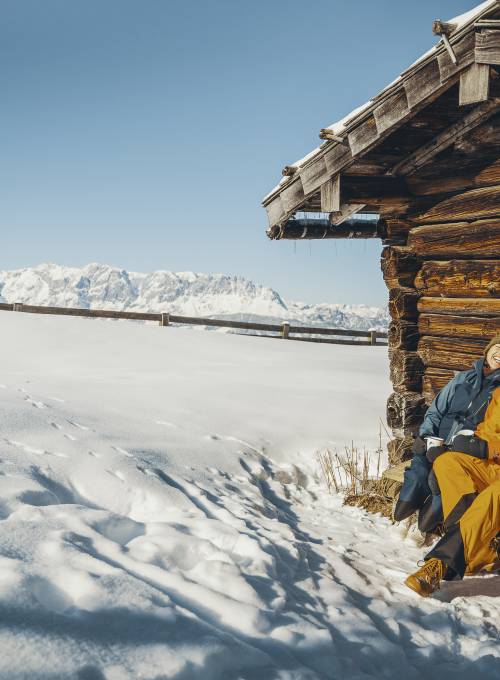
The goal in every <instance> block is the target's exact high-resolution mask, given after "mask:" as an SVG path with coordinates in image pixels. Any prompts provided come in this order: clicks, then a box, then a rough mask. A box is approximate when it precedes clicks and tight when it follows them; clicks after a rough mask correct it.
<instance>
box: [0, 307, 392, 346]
mask: <svg viewBox="0 0 500 680" xmlns="http://www.w3.org/2000/svg"><path fill="white" fill-rule="evenodd" d="M0 311H10V312H25V313H28V314H56V315H59V316H60V315H63V316H84V317H90V318H94V319H129V320H134V321H157V322H158V323H159V324H160V326H169V325H170V324H186V325H189V326H217V327H219V328H237V329H240V330H247V331H260V332H268V333H277V334H278V335H266V336H259V337H271V338H283V339H285V340H302V341H306V342H328V343H334V344H339V345H387V342H383V341H382V342H378V340H379V339H382V340H385V339H386V338H387V333H382V332H379V331H356V330H345V329H343V328H322V327H316V326H292V325H291V324H290V323H289V322H288V321H284V322H283V323H281V324H269V323H253V322H251V321H250V322H248V321H230V320H226V319H206V318H201V317H195V316H177V315H175V314H168V313H164V312H163V313H149V312H116V311H114V310H110V309H79V308H76V307H44V306H41V305H25V304H24V303H20V302H14V303H11V304H5V303H0ZM299 334H307V335H320V336H338V337H336V338H334V339H331V338H326V337H324V338H323V337H321V338H310V337H309V338H299V337H296V336H297V335H299ZM245 335H248V334H245ZM250 335H255V334H250ZM341 338H344V339H341ZM353 338H360V340H354V339H353ZM361 338H366V340H362V339H361Z"/></svg>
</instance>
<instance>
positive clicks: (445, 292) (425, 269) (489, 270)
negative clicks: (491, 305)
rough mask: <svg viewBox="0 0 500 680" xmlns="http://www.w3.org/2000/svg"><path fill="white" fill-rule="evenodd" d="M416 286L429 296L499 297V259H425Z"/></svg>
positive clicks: (416, 278) (416, 279) (417, 276)
mask: <svg viewBox="0 0 500 680" xmlns="http://www.w3.org/2000/svg"><path fill="white" fill-rule="evenodd" d="M414 285H415V288H417V290H419V291H420V292H421V293H422V295H424V296H426V297H435V296H444V297H458V298H461V297H474V298H492V297H493V298H500V260H445V261H444V262H439V261H426V262H424V263H423V264H422V267H421V269H420V270H419V272H418V273H417V275H416V277H415V283H414Z"/></svg>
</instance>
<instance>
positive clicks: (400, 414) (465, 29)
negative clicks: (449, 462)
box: [263, 0, 500, 463]
mask: <svg viewBox="0 0 500 680" xmlns="http://www.w3.org/2000/svg"><path fill="white" fill-rule="evenodd" d="M432 29H433V32H434V34H436V35H437V36H438V42H437V44H436V45H435V46H434V48H432V49H431V50H430V51H429V52H427V53H426V54H424V55H423V56H422V57H421V58H420V59H419V60H418V61H416V62H415V63H414V64H413V65H412V66H410V67H409V68H408V69H407V70H406V71H404V72H403V73H402V74H401V75H400V76H399V77H398V78H397V79H396V80H395V81H394V82H393V83H391V84H390V85H388V86H387V87H386V88H385V89H384V90H382V92H380V93H379V94H377V95H376V96H375V97H374V98H373V99H371V100H370V101H369V102H367V103H366V104H365V105H364V106H362V107H360V108H359V109H357V110H356V111H354V112H353V113H352V114H350V115H349V116H347V117H346V118H344V119H343V120H342V121H340V122H339V123H336V124H334V125H332V126H330V127H327V128H324V129H322V130H321V132H320V135H319V136H320V138H321V139H322V140H324V141H323V143H322V144H321V145H320V146H319V147H317V148H316V149H315V150H314V151H312V152H311V153H310V154H308V155H307V156H306V157H305V158H304V159H302V160H300V161H297V162H296V163H293V164H291V165H287V166H286V167H285V168H284V170H283V172H282V174H283V178H282V180H281V182H280V183H279V185H278V186H277V187H275V188H274V189H273V190H272V191H271V192H270V193H269V194H268V195H267V196H266V198H265V199H264V201H263V205H264V207H265V208H266V210H267V214H268V218H269V229H268V232H267V233H268V236H269V237H270V238H271V239H276V240H280V239H290V238H291V239H323V238H328V239H330V238H380V239H381V240H382V244H383V246H384V248H383V251H382V259H381V267H382V272H383V276H384V279H385V282H386V284H387V287H388V289H389V309H390V314H391V317H392V322H391V325H390V328H389V355H390V371H391V380H392V384H393V388H394V392H393V394H392V395H391V396H390V398H389V400H388V403H387V421H388V424H389V426H390V427H391V428H392V432H393V436H394V439H393V440H392V441H391V442H390V443H389V460H390V462H391V463H396V462H398V461H400V460H402V459H405V458H407V457H408V456H409V454H410V447H411V442H412V439H413V435H414V434H415V433H416V431H417V430H418V427H419V425H420V423H421V421H422V417H423V414H424V412H425V409H426V407H427V405H428V404H429V403H430V402H431V401H432V399H433V398H434V396H435V395H436V393H437V392H438V391H439V390H440V389H441V388H442V387H443V386H444V385H445V384H446V383H447V382H448V381H449V380H450V379H451V378H452V377H453V375H454V372H456V371H460V370H463V369H466V368H469V367H470V366H471V364H472V362H473V361H474V360H475V359H477V358H479V357H481V355H482V353H483V349H484V347H485V345H486V343H487V341H488V339H489V338H491V336H492V335H493V334H495V333H498V332H500V2H499V1H497V0H490V1H488V2H483V3H482V4H481V5H479V6H478V7H476V8H475V9H474V10H471V11H470V12H467V13H466V14H465V15H462V16H460V17H457V18H456V19H452V20H450V21H448V22H443V21H435V22H434V24H433V26H432ZM430 32H431V26H429V33H430ZM301 213H318V219H311V218H309V219H301ZM362 213H369V214H370V215H373V214H375V215H376V216H377V217H376V219H375V220H373V219H372V220H364V219H359V217H358V218H356V217H355V216H356V215H358V216H359V215H361V214H362ZM313 217H314V216H313Z"/></svg>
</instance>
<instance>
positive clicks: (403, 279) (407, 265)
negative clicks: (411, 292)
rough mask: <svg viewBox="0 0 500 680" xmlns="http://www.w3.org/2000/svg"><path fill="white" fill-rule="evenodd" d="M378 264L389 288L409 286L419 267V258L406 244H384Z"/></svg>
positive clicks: (411, 285)
mask: <svg viewBox="0 0 500 680" xmlns="http://www.w3.org/2000/svg"><path fill="white" fill-rule="evenodd" d="M380 266H381V269H382V275H383V277H384V281H385V283H386V286H387V287H388V288H389V289H391V288H399V287H406V288H411V287H413V282H414V280H415V276H416V274H417V272H418V270H419V269H420V260H419V259H418V258H417V257H416V256H415V253H414V252H413V251H412V250H411V249H410V248H408V247H407V246H386V247H385V248H384V249H383V250H382V257H381V261H380Z"/></svg>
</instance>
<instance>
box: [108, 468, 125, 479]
mask: <svg viewBox="0 0 500 680" xmlns="http://www.w3.org/2000/svg"><path fill="white" fill-rule="evenodd" d="M106 472H107V473H108V474H109V475H112V476H113V477H116V478H117V479H119V480H120V482H124V481H125V476H124V475H123V473H121V472H120V471H119V470H106Z"/></svg>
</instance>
